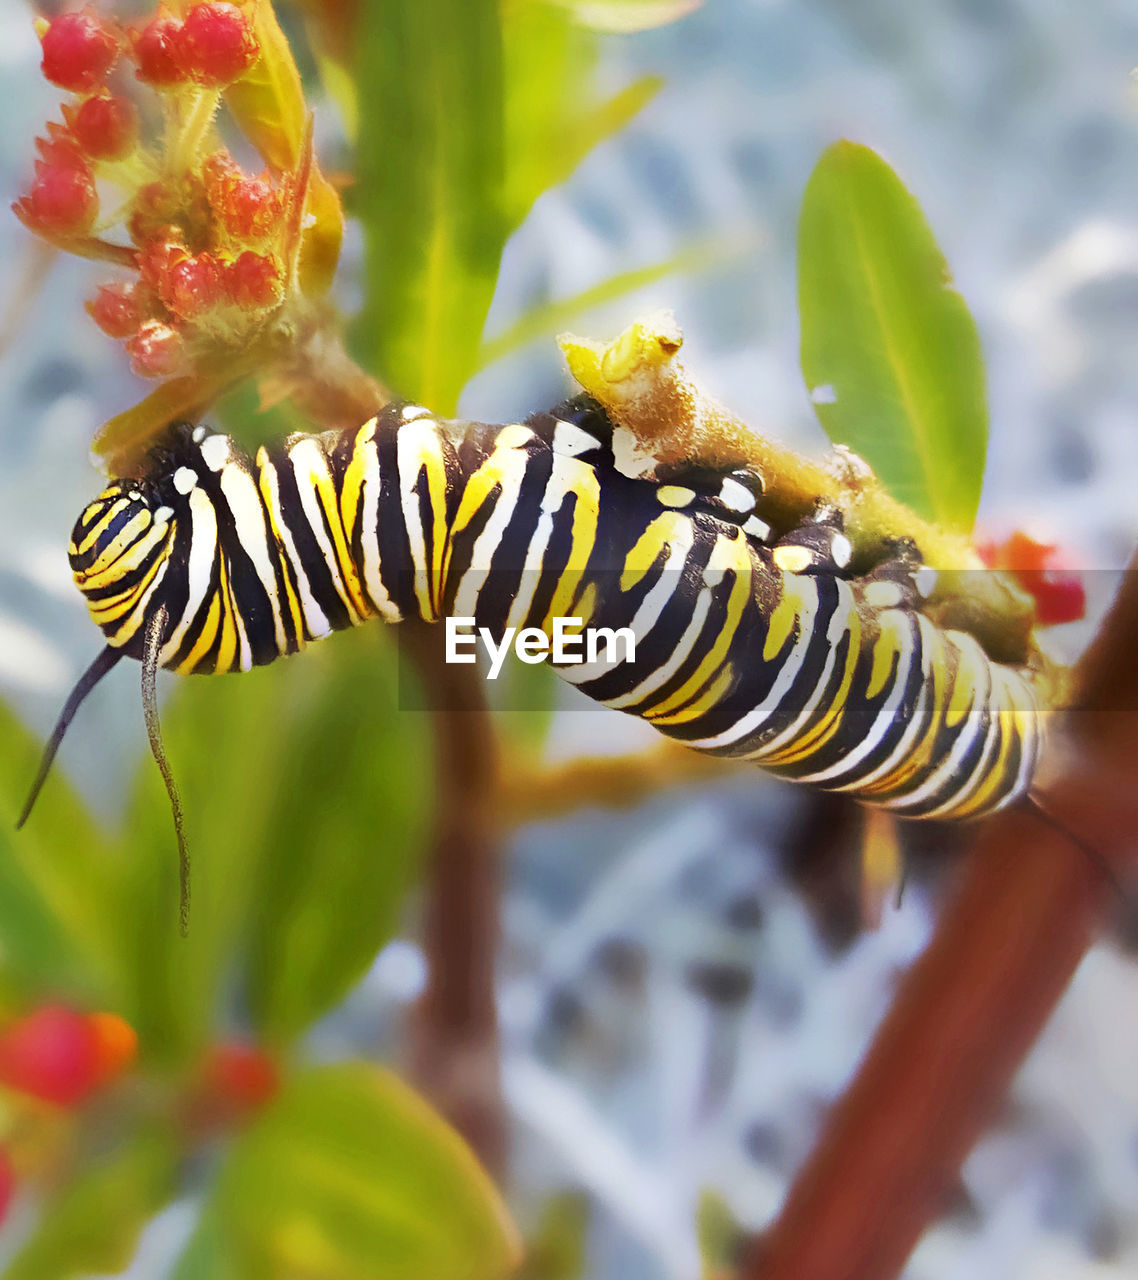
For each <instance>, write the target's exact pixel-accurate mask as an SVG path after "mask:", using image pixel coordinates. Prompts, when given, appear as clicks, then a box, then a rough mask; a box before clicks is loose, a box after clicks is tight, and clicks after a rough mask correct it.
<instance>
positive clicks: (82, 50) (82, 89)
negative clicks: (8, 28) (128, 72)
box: [40, 5, 119, 93]
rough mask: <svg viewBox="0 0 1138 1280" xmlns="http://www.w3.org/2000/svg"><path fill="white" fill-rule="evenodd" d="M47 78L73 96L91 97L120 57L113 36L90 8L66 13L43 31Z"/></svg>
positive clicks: (44, 67)
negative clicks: (84, 94) (80, 94)
mask: <svg viewBox="0 0 1138 1280" xmlns="http://www.w3.org/2000/svg"><path fill="white" fill-rule="evenodd" d="M40 42H41V44H42V45H43V61H42V63H41V64H40V66H41V68H42V70H43V73H44V75H45V76H46V77H47V79H48V80H50V81H51V83H52V84H57V85H58V86H59V87H60V88H61V89H69V90H70V91H71V92H72V93H90V92H91V90H92V89H94V88H96V86H98V85H100V84H102V83H103V81H104V80H105V79H106V78H107V72H108V71H110V69H111V67H112V66H113V65H114V62H115V59H116V58H117V57H118V52H119V46H118V41H117V40H116V39H115V36H114V33H113V32H111V31H109V30H108V29H107V28H106V26H104V24H103V21H102V19H101V18H100V17H99V15H98V14H97V13H96V12H95V10H94V9H93V8H92V7H91V6H90V5H88V6H87V7H86V8H85V9H83V10H82V11H81V12H79V13H63V14H60V15H59V17H58V18H54V19H52V21H51V22H49V23H48V24H47V26H46V27H45V28H44V29H43V30H42V31H41V34H40Z"/></svg>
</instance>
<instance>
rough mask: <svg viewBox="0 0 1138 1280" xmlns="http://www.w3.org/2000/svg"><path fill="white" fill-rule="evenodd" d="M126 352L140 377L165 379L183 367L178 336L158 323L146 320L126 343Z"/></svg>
mask: <svg viewBox="0 0 1138 1280" xmlns="http://www.w3.org/2000/svg"><path fill="white" fill-rule="evenodd" d="M126 350H127V354H128V355H129V356H130V367H131V368H132V369H133V370H134V371H135V373H137V374H138V376H139V377H140V378H168V377H170V375H171V374H174V373H178V372H179V371H180V370H181V369H182V368H183V366H184V364H185V354H186V353H185V347H184V344H183V342H182V335H181V334H180V333H179V332H178V331H177V330H176V329H172V328H171V327H170V326H169V325H168V324H163V323H162V321H161V320H147V321H146V323H145V324H143V325H142V326H141V327H140V328H139V330H138V332H137V333H136V334H135V335H134V337H133V338H131V339H129V340H128V342H127V344H126Z"/></svg>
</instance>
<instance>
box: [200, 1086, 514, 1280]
mask: <svg viewBox="0 0 1138 1280" xmlns="http://www.w3.org/2000/svg"><path fill="white" fill-rule="evenodd" d="M517 1248H518V1246H517V1241H516V1239H515V1237H514V1234H513V1229H512V1228H511V1226H510V1224H509V1220H508V1218H507V1217H506V1214H505V1211H504V1208H503V1206H502V1203H501V1200H500V1199H499V1197H498V1193H497V1192H496V1191H495V1190H494V1187H493V1184H492V1183H491V1182H490V1180H489V1178H487V1176H486V1175H485V1174H484V1173H483V1172H482V1170H481V1169H480V1168H479V1166H478V1165H477V1164H476V1163H475V1161H474V1159H473V1157H472V1156H471V1155H470V1153H469V1151H468V1150H467V1148H466V1147H465V1146H464V1145H463V1144H462V1143H461V1142H460V1141H459V1140H458V1139H457V1138H456V1137H455V1135H454V1133H453V1132H452V1131H451V1130H450V1129H449V1128H448V1127H447V1126H446V1125H445V1124H444V1123H443V1122H442V1121H441V1120H440V1119H439V1118H438V1116H437V1115H436V1114H435V1113H434V1112H433V1111H431V1110H430V1108H428V1107H427V1106H426V1105H425V1104H424V1103H423V1102H422V1101H421V1099H419V1098H418V1096H417V1095H416V1094H414V1093H413V1092H412V1091H411V1090H410V1089H408V1088H407V1087H406V1085H403V1084H401V1083H400V1082H399V1081H398V1080H397V1079H396V1078H395V1076H393V1075H391V1074H390V1073H389V1072H386V1071H383V1070H380V1069H379V1068H375V1067H371V1066H365V1065H363V1064H361V1063H340V1064H338V1065H336V1066H329V1067H318V1068H314V1069H311V1070H308V1071H305V1072H303V1073H301V1074H298V1075H297V1076H295V1077H294V1078H293V1080H292V1081H291V1083H290V1084H289V1085H288V1087H287V1088H286V1089H285V1090H284V1092H283V1093H282V1094H281V1095H280V1096H279V1097H278V1098H277V1099H276V1101H275V1102H274V1103H273V1104H272V1105H271V1106H270V1107H269V1108H268V1109H267V1110H266V1111H265V1112H264V1114H263V1115H262V1116H261V1117H260V1118H259V1119H258V1120H257V1122H256V1123H255V1124H254V1126H253V1127H252V1128H251V1129H250V1130H249V1132H248V1133H247V1134H246V1135H245V1136H244V1138H242V1139H241V1140H240V1141H239V1142H238V1143H237V1145H236V1146H235V1147H234V1149H233V1151H232V1152H231V1154H230V1156H229V1159H228V1161H227V1163H226V1165H225V1167H224V1169H223V1170H222V1172H221V1175H220V1177H219V1179H218V1181H217V1184H216V1187H215V1190H214V1194H213V1196H212V1198H211V1201H210V1203H209V1205H208V1206H207V1209H206V1216H205V1225H204V1228H203V1234H202V1235H201V1236H199V1238H198V1239H196V1240H195V1241H194V1242H192V1244H191V1246H190V1255H191V1262H192V1266H187V1265H183V1267H182V1269H181V1270H180V1271H179V1273H178V1277H177V1280H191V1277H197V1276H201V1277H203V1280H204V1277H205V1276H207V1275H208V1276H210V1277H211V1280H213V1277H215V1276H216V1275H217V1274H218V1272H216V1271H211V1270H210V1269H209V1266H208V1265H207V1263H206V1260H207V1259H209V1258H211V1257H213V1258H218V1259H225V1260H226V1261H227V1263H228V1265H229V1266H231V1267H232V1268H233V1272H234V1274H235V1275H239V1276H241V1277H242V1278H243V1280H255V1278H259V1277H265V1280H286V1278H287V1277H292V1276H319V1277H326V1278H327V1280H425V1278H426V1277H430V1280H499V1278H500V1277H503V1276H505V1275H506V1274H507V1273H508V1271H509V1270H510V1268H511V1266H512V1264H513V1262H514V1261H515V1260H516V1256H517ZM221 1274H222V1275H224V1271H222V1272H221Z"/></svg>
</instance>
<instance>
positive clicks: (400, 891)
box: [126, 628, 429, 1062]
mask: <svg viewBox="0 0 1138 1280" xmlns="http://www.w3.org/2000/svg"><path fill="white" fill-rule="evenodd" d="M395 689H396V670H395V649H394V646H393V645H392V644H391V643H390V641H389V640H388V639H387V637H385V636H384V635H383V633H382V632H381V631H379V629H378V628H368V629H365V630H362V631H360V632H356V633H353V634H349V635H346V636H336V637H333V638H332V639H331V640H329V641H327V642H325V644H323V645H319V646H316V647H315V648H314V649H313V650H312V651H311V652H310V653H308V654H306V655H305V656H304V658H303V660H300V661H292V662H287V661H286V662H279V663H276V664H275V665H274V666H272V667H268V668H265V669H262V670H258V671H254V672H250V673H249V674H248V675H245V676H242V677H241V678H240V679H237V678H218V679H202V680H190V681H185V682H184V683H183V684H182V685H181V686H180V687H179V689H178V696H177V699H176V701H175V703H174V704H173V705H172V706H171V708H170V710H169V712H168V713H167V714H166V715H165V716H164V720H165V722H166V737H167V742H168V750H169V753H170V757H171V760H172V761H173V762H174V767H175V769H176V771H177V775H178V778H179V781H180V784H181V787H182V793H183V799H184V802H185V808H186V813H187V820H188V824H189V825H188V830H189V838H190V842H191V849H192V851H193V854H194V873H193V884H194V896H193V903H192V908H191V921H190V934H189V937H188V938H181V937H180V936H179V935H178V931H177V928H176V924H175V916H174V912H175V904H176V901H177V868H176V865H175V859H174V844H173V832H172V831H171V829H170V814H169V809H168V806H167V804H166V797H165V793H164V791H163V789H162V787H161V784H160V782H159V779H158V778H157V775H156V773H155V770H154V768H153V766H152V765H151V764H150V762H149V760H146V761H144V762H143V765H142V770H141V774H140V778H139V786H138V791H137V796H136V801H135V805H134V807H133V809H132V811H131V814H130V817H129V819H128V823H127V829H128V831H129V832H131V833H132V835H134V836H135V837H136V838H135V839H133V840H132V843H131V851H132V855H133V856H132V857H131V859H130V867H131V876H130V878H129V886H130V888H129V892H130V894H131V899H132V901H131V905H130V908H129V910H128V913H127V914H128V915H129V918H130V919H131V920H133V921H134V925H133V927H132V928H131V930H130V931H129V933H128V939H127V940H126V942H127V945H129V946H130V947H131V949H132V956H131V962H130V964H129V965H128V968H129V971H130V972H131V973H134V974H136V975H137V986H136V989H135V1001H136V1002H135V1003H134V1005H133V1006H131V1007H129V1011H128V1014H127V1016H128V1018H129V1019H130V1020H131V1021H132V1022H133V1023H134V1025H135V1026H136V1027H137V1028H138V1030H139V1033H140V1035H141V1037H142V1041H143V1044H144V1045H145V1046H149V1047H150V1049H151V1051H152V1052H154V1053H156V1054H160V1055H162V1057H163V1058H165V1059H166V1060H169V1061H172V1062H176V1061H179V1060H183V1059H185V1058H186V1057H188V1056H189V1055H191V1054H192V1053H193V1052H195V1051H197V1050H199V1049H200V1048H201V1047H202V1046H203V1045H204V1044H205V1043H206V1041H207V1040H208V1038H209V1036H210V1034H211V1031H212V1030H213V1024H214V1021H215V1017H216V1008H217V1004H218V1001H219V999H220V998H221V996H222V994H223V991H224V987H225V984H226V983H227V982H228V981H231V980H232V979H233V977H234V976H236V975H239V974H243V975H244V977H245V983H244V985H245V990H246V993H247V999H248V1003H249V1007H250V1010H251V1013H252V1016H253V1021H254V1025H255V1026H256V1027H257V1029H258V1030H259V1031H260V1032H261V1033H262V1034H264V1035H266V1036H268V1037H269V1038H270V1039H273V1040H284V1041H287V1040H290V1039H292V1038H294V1037H295V1036H297V1035H298V1034H300V1033H301V1032H303V1031H304V1030H305V1028H306V1027H307V1026H308V1025H309V1024H310V1023H311V1022H312V1021H313V1020H314V1019H315V1018H317V1017H319V1016H320V1015H321V1014H323V1013H325V1012H327V1010H328V1009H329V1008H331V1006H332V1005H333V1004H335V1003H336V1002H337V1001H338V1000H339V999H340V998H342V997H343V995H344V994H346V992H347V990H348V988H349V987H350V986H351V985H352V984H353V983H354V982H355V981H356V980H357V979H358V978H359V977H360V975H361V974H362V973H363V971H364V969H365V968H366V967H367V965H368V963H369V962H370V961H371V959H372V957H373V956H374V955H375V953H376V951H377V950H378V949H379V947H380V946H382V945H383V943H384V942H385V941H386V940H387V939H388V938H389V937H390V936H391V933H392V932H393V930H394V928H395V925H396V923H397V919H398V912H399V908H400V904H401V903H402V900H403V895H404V893H405V892H406V889H407V886H408V884H409V882H410V877H411V875H412V873H413V871H414V868H415V861H416V857H417V854H418V852H419V850H420V848H421V846H422V835H423V831H424V828H425V821H426V813H427V806H428V802H429V794H428V781H427V774H426V768H425V764H424V762H425V760H427V759H428V757H429V752H428V748H427V743H426V740H425V725H424V724H423V720H424V717H422V716H421V715H416V714H413V713H405V714H404V713H400V712H399V710H398V708H397V706H396V694H395ZM267 730H268V731H267Z"/></svg>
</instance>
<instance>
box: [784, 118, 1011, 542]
mask: <svg viewBox="0 0 1138 1280" xmlns="http://www.w3.org/2000/svg"><path fill="white" fill-rule="evenodd" d="M798 297H799V310H800V313H801V320H802V370H803V373H804V375H805V378H806V385H807V386H808V387H809V388H810V391H811V394H812V396H813V398H814V401H815V404H816V406H817V411H818V416H819V418H820V419H821V421H822V425H823V427H825V429H826V433H827V434H828V435H829V437H830V439H831V440H833V441H834V442H835V443H836V444H844V445H848V446H849V447H850V448H851V449H853V450H854V452H855V453H857V454H859V455H861V456H862V457H863V458H865V460H866V461H867V462H868V463H869V464H870V465H871V466H872V467H873V469H874V470H875V471H876V472H877V474H878V475H879V476H880V477H881V479H882V480H883V481H884V483H885V484H886V486H887V487H888V488H889V489H890V490H891V491H892V493H893V494H894V496H896V497H897V498H899V499H900V500H901V501H903V502H906V503H908V504H909V505H910V506H912V507H913V508H914V509H915V510H916V511H918V512H919V513H920V514H921V515H923V516H925V517H926V518H928V519H930V520H935V521H938V522H940V523H942V524H945V525H947V526H949V527H951V528H954V529H957V530H960V531H961V532H965V533H967V532H968V531H969V530H971V528H972V522H973V520H974V519H975V516H976V507H977V505H978V503H979V500H980V488H981V485H982V483H983V478H984V458H985V453H986V448H987V431H988V415H987V406H986V402H985V392H984V366H983V360H982V358H981V352H980V341H979V337H978V335H977V332H976V325H975V323H974V321H973V319H972V316H971V314H970V313H969V311H968V307H967V305H966V303H965V301H964V299H963V298H962V297H961V296H960V294H959V293H957V292H956V290H955V289H954V288H952V284H951V278H950V276H949V271H948V266H947V264H946V262H945V260H944V257H943V255H942V254H941V252H940V249H939V248H938V247H937V244H936V241H935V240H934V238H933V235H932V232H931V230H930V229H929V226H928V223H927V222H926V221H925V217H924V215H923V213H922V212H921V209H920V206H919V205H918V204H917V202H916V200H914V198H913V196H912V195H911V194H910V193H909V191H907V190H906V188H905V187H904V186H903V184H902V183H901V181H900V179H899V178H898V177H897V175H896V174H895V173H894V172H893V170H892V169H890V168H889V166H888V165H887V164H886V163H885V161H884V160H882V159H881V157H880V156H878V155H876V154H875V153H874V152H873V151H870V150H869V149H868V148H867V147H862V146H858V145H856V144H855V143H852V142H839V143H837V144H835V145H834V146H832V147H830V148H829V150H828V151H826V153H825V154H824V155H823V156H822V158H821V160H820V161H819V162H818V165H817V167H816V168H815V170H814V173H813V175H812V177H811V179H810V182H809V183H808V185H807V187H806V193H805V196H804V197H803V202H802V214H801V220H800V223H799V237H798Z"/></svg>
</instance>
